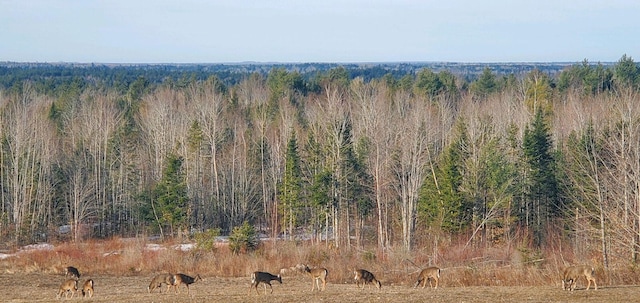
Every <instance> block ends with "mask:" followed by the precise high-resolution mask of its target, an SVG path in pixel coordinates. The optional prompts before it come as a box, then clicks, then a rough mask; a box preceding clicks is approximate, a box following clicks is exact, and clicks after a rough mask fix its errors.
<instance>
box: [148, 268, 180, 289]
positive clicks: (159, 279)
mask: <svg viewBox="0 0 640 303" xmlns="http://www.w3.org/2000/svg"><path fill="white" fill-rule="evenodd" d="M173 283H174V276H173V275H172V274H169V273H164V274H159V275H156V276H155V277H153V279H152V280H151V283H149V287H147V292H149V293H151V292H152V291H153V290H154V289H156V288H158V289H160V293H162V284H167V291H169V289H170V288H171V285H173Z"/></svg>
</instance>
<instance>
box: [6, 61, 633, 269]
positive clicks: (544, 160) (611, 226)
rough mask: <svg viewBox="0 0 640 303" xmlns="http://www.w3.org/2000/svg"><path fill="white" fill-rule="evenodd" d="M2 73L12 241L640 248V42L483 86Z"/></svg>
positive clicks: (446, 81)
mask: <svg viewBox="0 0 640 303" xmlns="http://www.w3.org/2000/svg"><path fill="white" fill-rule="evenodd" d="M3 68H5V69H4V70H3V72H2V73H0V75H1V77H0V78H1V79H2V81H3V82H2V83H3V85H4V87H3V89H2V90H1V91H0V111H1V112H0V134H1V135H2V137H1V139H2V141H1V144H2V145H1V148H0V186H1V189H2V191H0V202H1V203H0V207H1V208H0V233H1V234H0V236H1V237H2V238H3V239H6V240H7V241H10V242H7V243H14V244H20V243H26V242H34V241H47V240H50V239H51V238H52V237H56V236H59V227H60V226H63V225H69V226H71V230H72V233H71V237H72V238H73V239H74V240H76V241H79V240H81V239H82V237H83V228H84V229H88V232H89V233H90V235H91V236H92V237H110V236H114V235H120V236H131V235H139V234H143V235H146V234H155V233H158V234H161V235H162V236H167V235H169V236H175V235H185V236H186V235H188V234H190V233H191V232H193V231H204V230H208V229H214V228H219V229H220V230H221V231H222V233H223V234H228V233H229V232H230V231H231V230H233V229H234V228H237V227H240V226H243V225H244V224H245V223H249V224H251V225H253V226H256V228H257V229H258V230H260V231H263V232H265V233H267V234H270V235H271V236H278V235H281V236H283V237H285V238H287V239H295V238H296V237H298V236H300V235H309V236H311V239H312V241H317V242H327V243H328V242H332V243H333V244H334V245H335V246H336V247H364V246H375V247H378V248H381V249H386V248H390V247H401V248H403V249H406V250H411V249H415V247H416V245H426V244H429V245H431V244H434V243H436V244H437V243H439V242H442V241H451V240H452V239H454V238H458V237H463V238H465V239H468V243H467V245H469V246H470V247H481V246H482V247H489V246H492V245H502V244H505V243H511V242H513V241H522V242H526V245H527V246H530V247H533V248H541V247H544V246H547V245H554V242H553V241H556V240H558V239H561V240H563V241H567V242H570V243H573V244H572V245H573V249H574V250H575V251H576V253H582V254H587V253H591V252H593V251H594V250H595V251H597V252H598V253H600V254H601V256H602V259H603V260H604V263H605V264H608V262H609V261H611V260H613V261H616V260H623V261H629V260H632V261H634V262H636V261H637V258H638V251H640V100H639V96H638V93H639V92H640V71H639V70H638V65H637V64H636V63H635V62H634V61H633V59H632V58H630V57H628V56H626V55H624V56H622V58H621V59H620V60H619V61H618V62H616V63H615V64H612V65H608V66H604V65H601V64H590V63H589V62H587V61H586V60H585V61H583V62H582V63H579V64H573V65H569V66H566V67H564V69H562V70H561V71H560V72H558V73H556V74H550V73H545V72H543V71H541V70H539V69H533V70H530V71H527V72H524V73H509V74H499V73H496V72H495V71H493V70H492V69H491V68H489V67H485V68H483V69H482V71H481V72H480V73H478V75H477V76H476V77H474V79H473V80H471V81H469V80H467V79H466V77H464V76H459V75H456V74H455V73H453V72H451V71H448V70H441V71H434V70H431V69H428V68H422V69H419V70H416V71H415V73H407V74H405V75H402V76H397V75H393V74H391V73H386V74H384V75H381V76H380V77H372V78H371V79H366V80H365V77H362V76H357V77H353V76H352V75H351V74H350V72H349V70H348V69H346V68H344V67H342V66H337V67H332V68H330V69H328V70H323V71H319V72H317V73H316V74H315V76H313V77H311V78H309V77H306V76H303V74H302V73H300V72H298V71H289V70H287V69H285V68H281V67H274V68H272V69H271V70H269V72H268V73H266V74H262V73H258V72H252V73H248V74H245V75H244V76H243V77H242V78H241V79H238V80H236V81H234V82H233V84H229V82H225V81H223V80H221V79H220V77H218V76H217V75H216V74H215V73H214V74H212V75H208V76H207V77H206V78H204V77H200V76H198V75H197V74H194V75H195V76H185V77H184V78H179V79H178V80H176V79H172V80H167V79H166V78H164V80H161V79H160V76H159V74H162V73H159V74H156V73H155V72H154V71H153V70H145V69H144V68H142V69H138V68H130V69H127V68H122V69H118V70H117V72H114V70H113V69H112V70H111V71H110V72H105V74H104V75H103V76H100V75H98V74H91V75H90V76H89V75H81V72H79V71H78V70H76V69H75V68H71V69H72V70H71V71H69V70H67V69H68V67H67V68H63V67H51V71H50V72H51V74H47V73H48V72H47V73H45V72H41V73H40V74H39V76H37V77H34V78H31V77H26V78H25V77H24V76H20V73H21V72H26V73H27V74H29V73H30V72H28V71H24V70H10V71H7V70H6V69H11V68H12V67H3ZM49 68H50V67H44V70H45V71H48V69H49ZM96 68H98V69H100V68H101V67H96ZM78 73H80V74H78ZM12 74H15V77H16V79H20V80H16V81H13V82H12V81H9V80H7V79H10V78H11V75H12ZM67 74H70V75H73V76H69V77H67V76H66V75H67ZM164 75H165V76H163V77H166V74H164ZM594 247H596V248H594Z"/></svg>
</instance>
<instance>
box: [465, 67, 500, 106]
mask: <svg viewBox="0 0 640 303" xmlns="http://www.w3.org/2000/svg"><path fill="white" fill-rule="evenodd" d="M471 90H472V91H473V92H474V93H475V94H476V95H477V96H478V97H480V98H481V99H485V98H487V97H488V96H489V95H490V94H492V93H494V92H496V91H497V90H498V86H497V84H496V75H495V74H494V73H493V72H491V69H490V68H488V67H485V69H484V70H483V71H482V74H481V75H480V77H479V78H478V80H476V81H475V82H473V83H472V84H471Z"/></svg>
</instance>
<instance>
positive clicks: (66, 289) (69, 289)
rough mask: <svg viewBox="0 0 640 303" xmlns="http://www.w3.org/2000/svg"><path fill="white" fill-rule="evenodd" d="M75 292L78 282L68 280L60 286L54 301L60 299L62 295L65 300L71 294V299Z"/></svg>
mask: <svg viewBox="0 0 640 303" xmlns="http://www.w3.org/2000/svg"><path fill="white" fill-rule="evenodd" d="M76 292H78V280H76V279H68V280H66V281H64V282H62V284H61V285H60V289H59V290H58V294H57V295H56V299H58V298H61V297H62V294H64V297H65V298H69V293H71V298H73V296H74V295H75V294H76Z"/></svg>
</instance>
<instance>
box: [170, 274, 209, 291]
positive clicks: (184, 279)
mask: <svg viewBox="0 0 640 303" xmlns="http://www.w3.org/2000/svg"><path fill="white" fill-rule="evenodd" d="M199 280H202V278H201V277H200V275H196V276H195V277H192V276H188V275H185V274H181V273H177V274H175V275H173V281H171V282H173V283H172V284H171V286H173V287H175V288H176V289H175V291H176V292H177V293H180V285H182V284H184V285H185V286H186V287H187V293H189V294H190V293H191V292H190V290H189V285H191V284H193V283H196V282H197V281H199Z"/></svg>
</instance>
